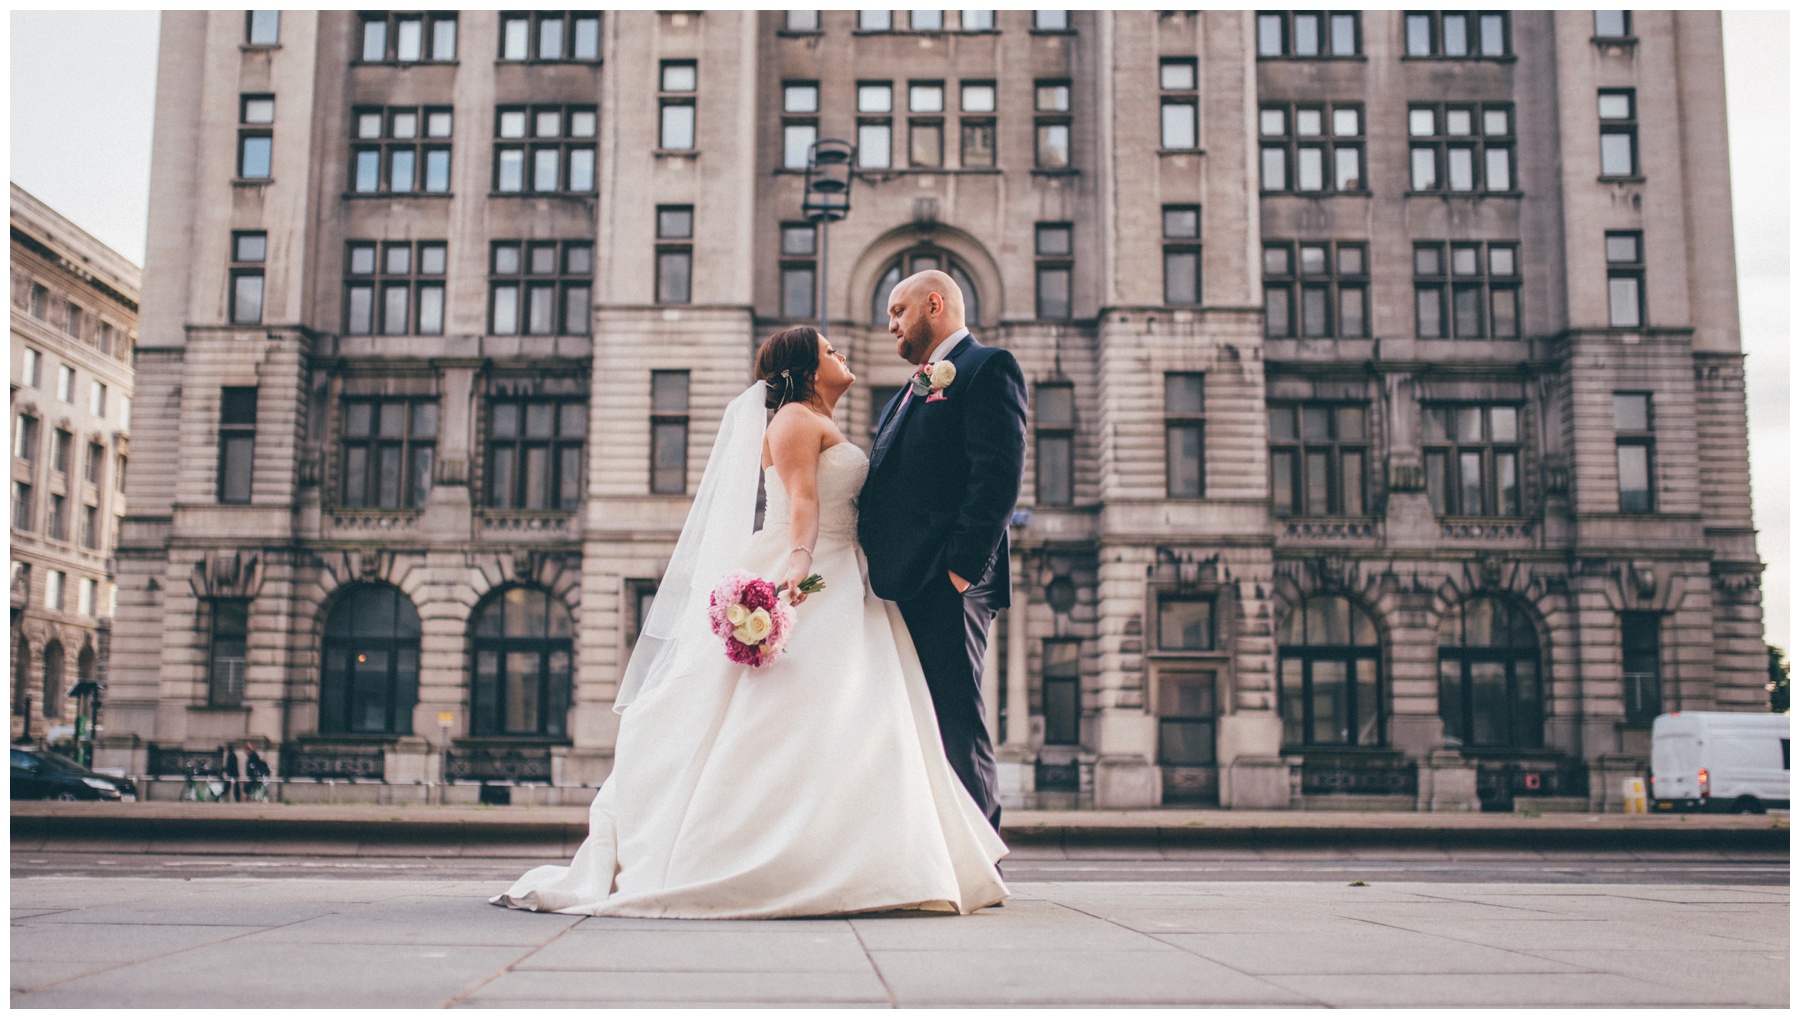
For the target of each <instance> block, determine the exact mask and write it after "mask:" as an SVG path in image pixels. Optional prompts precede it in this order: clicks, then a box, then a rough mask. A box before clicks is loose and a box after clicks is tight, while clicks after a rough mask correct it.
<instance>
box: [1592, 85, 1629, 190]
mask: <svg viewBox="0 0 1800 1019" xmlns="http://www.w3.org/2000/svg"><path fill="white" fill-rule="evenodd" d="M1637 175H1638V162H1637V91H1636V90H1635V89H1629V88H1621V89H1603V90H1601V92H1600V176H1602V177H1635V176H1637Z"/></svg>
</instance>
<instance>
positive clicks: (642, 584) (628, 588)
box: [620, 580, 656, 648]
mask: <svg viewBox="0 0 1800 1019" xmlns="http://www.w3.org/2000/svg"><path fill="white" fill-rule="evenodd" d="M624 594H625V603H624V605H623V606H622V608H623V611H621V612H620V615H621V616H622V617H623V619H622V623H623V625H622V626H621V627H620V628H621V629H622V630H624V631H625V632H624V637H625V646H626V647H627V648H630V647H634V646H635V645H636V644H637V640H638V635H639V634H641V633H643V632H644V621H645V620H647V619H649V618H650V608H651V606H653V605H655V604H656V581H654V580H627V581H625V584H624Z"/></svg>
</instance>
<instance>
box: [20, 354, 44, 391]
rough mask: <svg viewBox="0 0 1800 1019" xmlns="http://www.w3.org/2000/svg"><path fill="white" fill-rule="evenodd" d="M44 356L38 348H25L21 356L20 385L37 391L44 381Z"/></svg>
mask: <svg viewBox="0 0 1800 1019" xmlns="http://www.w3.org/2000/svg"><path fill="white" fill-rule="evenodd" d="M43 374H44V355H43V354H41V353H39V352H38V349H37V348H36V347H25V348H23V352H22V353H21V354H20V355H19V384H20V385H21V386H29V387H30V388H32V389H36V388H37V387H38V385H39V384H40V383H42V381H43Z"/></svg>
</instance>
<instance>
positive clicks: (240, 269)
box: [231, 230, 269, 325]
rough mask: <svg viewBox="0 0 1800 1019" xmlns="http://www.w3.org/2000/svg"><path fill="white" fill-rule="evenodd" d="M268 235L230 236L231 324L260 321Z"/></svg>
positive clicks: (253, 232) (250, 232)
mask: <svg viewBox="0 0 1800 1019" xmlns="http://www.w3.org/2000/svg"><path fill="white" fill-rule="evenodd" d="M268 251H269V235H268V234H266V233H263V232H262V231H260V230H255V231H239V232H237V233H234V234H232V235H231V321H232V324H233V325H256V324H257V323H260V322H261V321H262V320H263V262H264V261H265V260H266V259H267V257H268Z"/></svg>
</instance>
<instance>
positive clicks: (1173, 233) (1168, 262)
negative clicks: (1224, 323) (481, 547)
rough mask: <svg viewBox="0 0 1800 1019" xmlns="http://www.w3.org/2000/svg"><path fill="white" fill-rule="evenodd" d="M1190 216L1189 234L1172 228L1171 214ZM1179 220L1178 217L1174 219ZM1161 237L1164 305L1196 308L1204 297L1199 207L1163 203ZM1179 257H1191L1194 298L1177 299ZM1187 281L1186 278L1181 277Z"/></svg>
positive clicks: (1204, 278)
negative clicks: (1192, 224)
mask: <svg viewBox="0 0 1800 1019" xmlns="http://www.w3.org/2000/svg"><path fill="white" fill-rule="evenodd" d="M1188 215H1192V217H1193V221H1194V229H1193V231H1192V232H1191V233H1190V232H1188V231H1186V230H1185V229H1180V230H1175V229H1171V226H1170V224H1171V218H1170V217H1171V216H1176V217H1185V216H1188ZM1176 222H1179V220H1176ZM1162 223H1163V227H1162V236H1163V304H1165V305H1167V306H1169V307H1174V308H1197V307H1200V305H1201V304H1202V303H1204V302H1205V300H1206V286H1205V283H1206V268H1205V258H1204V254H1205V253H1204V250H1203V248H1202V246H1201V241H1200V234H1201V218H1200V206H1198V205H1191V204H1176V205H1164V206H1163V207H1162ZM1182 258H1191V259H1192V260H1193V263H1194V274H1193V286H1194V295H1193V300H1191V301H1189V300H1179V301H1178V300H1176V299H1175V298H1176V297H1177V296H1178V295H1177V294H1176V292H1175V283H1176V282H1177V274H1176V273H1177V270H1176V267H1177V266H1178V265H1179V264H1180V262H1179V260H1180V259H1182ZM1180 280H1181V282H1183V283H1185V282H1186V277H1185V275H1184V276H1181V277H1180Z"/></svg>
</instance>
